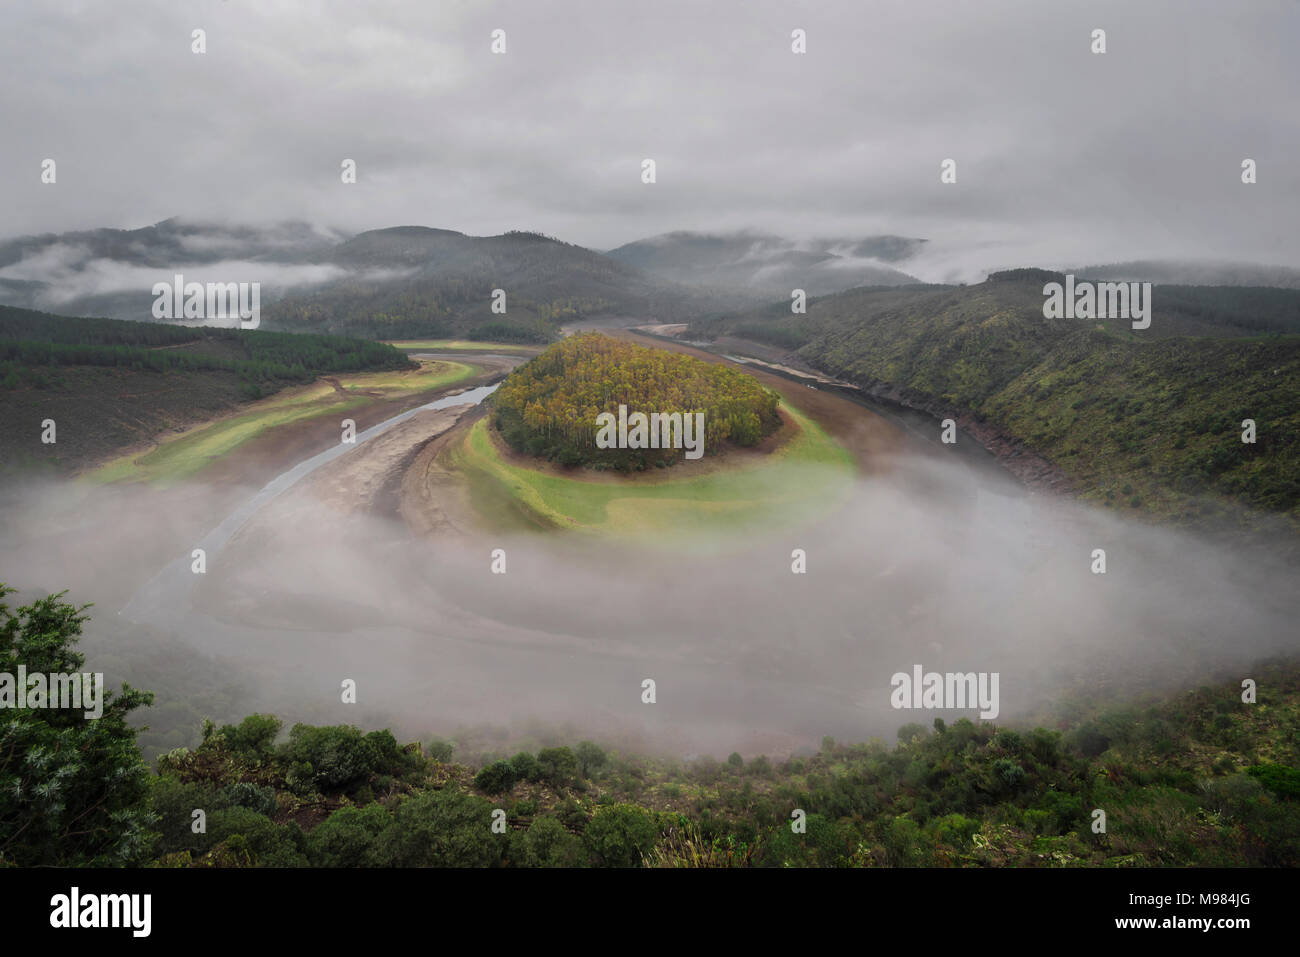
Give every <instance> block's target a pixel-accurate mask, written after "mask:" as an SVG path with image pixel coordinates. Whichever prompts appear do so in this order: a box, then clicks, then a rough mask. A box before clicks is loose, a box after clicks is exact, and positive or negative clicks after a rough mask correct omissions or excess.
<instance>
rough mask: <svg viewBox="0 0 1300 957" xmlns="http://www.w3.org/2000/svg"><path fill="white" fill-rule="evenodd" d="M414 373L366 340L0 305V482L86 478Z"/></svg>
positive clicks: (392, 352) (400, 358)
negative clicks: (250, 409)
mask: <svg viewBox="0 0 1300 957" xmlns="http://www.w3.org/2000/svg"><path fill="white" fill-rule="evenodd" d="M411 367H412V363H411V360H409V359H408V358H407V357H406V356H405V355H404V354H403V353H402V352H400V351H399V350H397V349H394V348H393V347H392V346H387V345H384V344H382V343H378V342H370V341H367V340H364V339H347V338H343V337H340V336H320V335H292V334H290V333H284V332H266V331H263V330H260V329H258V330H244V329H224V328H211V327H202V326H178V325H172V324H168V323H160V322H129V321H125V320H120V319H86V318H73V317H68V316H54V315H49V314H46V313H40V312H33V311H31V310H27V309H15V308H11V307H8V306H0V449H3V454H0V478H10V477H15V476H20V475H22V474H25V473H26V472H27V471H29V470H31V469H45V468H50V467H53V468H55V469H56V470H60V471H62V470H75V469H78V468H82V467H84V466H86V465H89V464H93V463H94V462H96V461H98V460H100V459H102V458H104V457H105V456H107V455H110V454H112V453H114V452H115V451H117V450H120V449H122V448H124V447H126V446H129V445H131V444H133V443H138V442H142V441H149V440H153V439H154V438H155V437H156V436H157V435H158V434H159V433H160V432H162V431H164V430H170V429H180V428H182V427H184V426H185V425H190V424H194V423H197V422H201V421H207V420H210V419H212V418H215V417H217V416H219V415H221V414H222V413H224V412H226V411H229V410H231V409H235V408H237V407H239V406H241V405H243V404H244V403H247V402H249V401H250V400H254V399H259V398H262V397H263V396H267V395H270V394H272V393H274V392H277V391H279V390H280V389H282V388H284V387H286V386H288V385H292V384H295V383H307V382H311V381H313V380H314V379H316V378H317V377H319V376H321V375H329V374H338V373H345V372H363V371H380V370H395V369H407V368H411ZM47 419H52V420H54V421H55V422H56V423H57V424H58V429H59V431H58V433H57V442H55V443H49V444H46V443H45V442H44V441H42V437H41V435H42V428H41V425H40V424H41V423H42V422H44V421H45V420H47ZM74 423H75V425H76V428H70V427H69V426H70V425H72V424H74Z"/></svg>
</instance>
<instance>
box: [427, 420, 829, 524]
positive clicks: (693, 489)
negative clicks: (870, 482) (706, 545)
mask: <svg viewBox="0 0 1300 957" xmlns="http://www.w3.org/2000/svg"><path fill="white" fill-rule="evenodd" d="M786 411H787V412H788V414H789V415H790V417H791V419H792V420H793V421H794V424H795V427H796V429H797V431H796V433H795V434H794V435H792V436H791V437H790V438H789V439H788V440H787V441H786V442H785V443H784V444H783V445H782V446H780V447H779V448H778V449H776V450H775V451H773V452H772V453H771V454H769V455H767V456H764V457H763V458H762V459H755V458H752V457H747V458H745V459H744V460H743V461H738V463H737V464H736V465H735V466H734V467H733V466H729V465H727V464H726V463H725V460H724V462H723V464H722V465H721V467H720V468H718V469H717V470H715V471H712V472H709V473H707V474H703V475H695V476H690V477H685V478H674V477H672V476H670V475H668V476H666V477H665V478H663V479H662V480H651V479H647V478H646V477H645V473H642V474H641V476H639V477H638V478H637V479H635V480H620V479H619V478H617V477H615V476H614V473H601V474H602V476H603V480H602V479H597V478H595V477H594V474H593V473H591V472H584V471H575V472H574V473H573V474H572V475H557V474H554V473H550V472H545V471H542V470H540V469H534V468H528V467H523V466H520V465H515V464H512V463H510V462H508V461H506V460H505V458H504V457H503V456H502V455H501V453H500V452H499V451H498V449H497V447H496V446H495V445H494V444H493V442H492V439H491V437H490V436H489V433H488V424H487V420H486V419H482V420H480V421H478V422H477V423H475V424H474V427H473V428H472V429H471V430H470V432H469V435H468V436H467V437H466V439H465V441H464V442H463V443H462V444H461V445H460V446H458V448H457V449H456V451H455V453H454V454H453V456H452V459H451V464H452V466H453V467H455V468H457V469H459V470H460V471H461V472H462V473H463V474H464V475H465V476H466V478H467V480H468V481H469V483H470V494H471V500H472V501H473V503H474V505H475V508H476V509H477V510H478V511H479V513H480V515H481V516H483V518H484V521H485V523H486V524H488V525H489V526H492V527H494V528H496V529H498V530H510V529H518V528H533V529H538V528H542V529H566V530H570V531H575V532H583V533H595V534H615V535H618V536H620V537H622V538H634V539H635V538H657V537H662V536H664V535H666V534H671V533H674V532H682V531H689V532H691V533H699V534H702V535H703V534H709V533H725V532H734V531H739V530H744V529H750V528H753V527H754V526H755V525H782V526H784V525H786V524H787V523H796V522H800V521H806V520H808V519H811V518H814V517H816V516H818V515H820V514H822V513H824V511H825V510H826V509H827V508H829V507H831V506H833V505H834V504H835V502H837V501H838V500H839V498H840V496H841V495H842V494H843V493H844V491H846V490H847V487H848V484H849V482H850V481H851V479H852V476H853V473H854V463H853V458H852V456H851V455H850V454H849V452H848V451H847V450H845V449H844V448H842V447H841V446H840V445H838V444H837V443H836V442H835V441H834V440H832V439H831V438H830V436H828V435H827V434H826V432H825V431H824V430H822V429H821V428H820V427H819V426H818V425H817V424H816V423H815V422H813V421H812V420H811V419H809V418H808V417H807V416H805V415H803V414H802V413H800V412H799V411H798V410H795V409H792V408H790V407H789V406H786ZM739 458H740V457H739V456H737V459H738V460H739Z"/></svg>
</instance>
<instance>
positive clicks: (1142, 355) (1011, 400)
mask: <svg viewBox="0 0 1300 957" xmlns="http://www.w3.org/2000/svg"><path fill="white" fill-rule="evenodd" d="M1054 278H1055V276H1054V274H1050V273H1045V272H1042V271H1040V270H1016V271H1013V272H1011V273H1008V274H1001V275H997V274H995V276H993V277H990V280H989V281H987V282H984V283H981V284H980V285H977V286H969V287H960V286H959V287H952V286H948V287H934V286H930V287H924V288H907V289H888V290H876V289H859V290H852V291H850V292H847V293H843V294H841V295H838V296H829V297H825V298H822V299H817V300H812V301H810V302H809V305H808V313H807V315H791V314H790V311H789V307H788V306H787V305H783V304H778V305H775V306H772V307H769V308H767V309H764V310H759V311H756V312H751V313H745V314H740V315H734V316H729V317H726V318H722V319H715V320H703V321H697V322H696V323H695V324H694V325H693V326H692V328H691V329H690V330H689V331H688V333H687V335H688V336H704V337H708V338H713V337H716V336H720V335H733V336H741V337H747V338H752V339H755V340H757V341H761V342H764V343H768V344H772V345H777V346H780V347H784V348H788V349H790V350H791V351H792V352H794V353H795V355H797V356H798V357H799V358H800V359H802V360H803V361H805V362H807V363H808V364H810V365H812V366H813V367H815V368H817V369H820V370H822V371H824V372H826V373H828V374H830V375H833V376H836V377H839V378H842V379H845V380H847V381H850V382H853V383H855V384H857V385H859V386H861V387H863V388H865V389H868V390H870V391H872V392H873V393H876V394H878V395H881V396H884V397H888V398H892V399H896V400H898V401H901V402H903V403H905V404H908V405H911V406H914V407H916V408H920V409H924V410H926V411H929V412H931V413H932V414H934V415H935V416H936V417H948V416H952V417H954V418H956V419H958V420H959V421H961V422H963V424H969V425H974V426H977V427H988V428H991V429H993V430H994V431H996V432H997V433H998V434H999V435H1000V436H1002V437H1005V438H1008V439H1010V440H1013V441H1015V442H1019V443H1022V444H1023V446H1025V447H1027V448H1029V449H1031V450H1033V451H1034V452H1037V453H1038V454H1039V455H1041V456H1043V457H1044V458H1046V459H1047V460H1048V461H1049V462H1051V463H1053V464H1054V465H1055V466H1057V467H1058V468H1060V469H1061V470H1062V471H1063V472H1064V473H1065V474H1066V475H1067V476H1068V477H1069V478H1070V479H1071V480H1072V482H1073V484H1074V486H1075V487H1076V488H1077V489H1078V491H1079V492H1080V493H1081V494H1082V495H1083V496H1084V497H1085V498H1088V499H1093V500H1097V501H1101V502H1105V503H1108V504H1111V505H1114V506H1115V507H1118V508H1124V509H1140V510H1143V511H1146V512H1150V513H1153V514H1158V515H1160V516H1162V517H1164V518H1167V519H1172V520H1176V521H1193V522H1196V521H1202V520H1206V519H1208V518H1210V517H1211V516H1216V515H1219V514H1220V513H1224V512H1231V513H1232V518H1233V520H1234V521H1236V522H1245V523H1247V524H1249V523H1251V522H1253V521H1254V519H1252V518H1251V517H1249V516H1247V515H1245V514H1244V513H1243V511H1242V510H1241V509H1240V507H1239V506H1246V507H1248V508H1250V509H1257V510H1263V511H1267V512H1273V513H1280V514H1282V515H1283V516H1285V517H1286V520H1287V521H1288V522H1290V523H1292V524H1293V525H1297V526H1298V527H1300V438H1297V436H1300V291H1295V290H1282V289H1256V288H1250V287H1193V286H1177V287H1165V286H1157V287H1155V288H1154V291H1153V296H1152V300H1153V315H1152V321H1151V327H1150V328H1149V329H1147V330H1141V331H1138V330H1133V329H1132V328H1130V324H1129V322H1128V321H1127V320H1106V321H1102V320H1079V319H1045V318H1044V317H1043V300H1044V296H1043V293H1042V287H1043V283H1044V281H1045V280H1046V281H1051V280H1052V279H1054ZM1244 419H1253V420H1254V421H1255V423H1256V432H1257V440H1256V442H1255V443H1254V444H1247V443H1243V442H1242V441H1241V434H1242V431H1243V427H1242V424H1241V423H1242V421H1243V420H1244Z"/></svg>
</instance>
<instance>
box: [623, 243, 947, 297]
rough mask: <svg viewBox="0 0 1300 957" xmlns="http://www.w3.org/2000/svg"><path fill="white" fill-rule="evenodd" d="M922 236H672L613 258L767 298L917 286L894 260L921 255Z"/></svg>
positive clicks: (673, 276)
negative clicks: (797, 291)
mask: <svg viewBox="0 0 1300 957" xmlns="http://www.w3.org/2000/svg"><path fill="white" fill-rule="evenodd" d="M925 242H926V241H925V240H924V239H910V238H907V237H903V236H871V237H867V238H860V239H815V240H809V241H806V242H797V241H794V240H790V239H785V238H782V237H780V236H774V235H771V234H768V233H759V232H749V231H742V232H735V233H697V232H686V231H682V232H672V233H664V234H663V235H660V236H652V237H649V238H647V239H639V240H636V241H635V242H631V243H626V244H624V245H622V246H619V247H618V248H617V249H611V250H610V251H609V252H608V253H606V255H607V256H609V257H610V258H611V259H615V260H618V261H619V262H623V263H627V264H628V265H631V266H636V267H637V268H639V269H644V270H645V271H646V272H648V273H652V274H654V275H656V276H660V277H662V278H664V279H670V280H672V281H674V282H680V283H685V284H687V285H693V286H707V287H711V288H719V289H739V290H746V291H749V292H750V293H755V294H759V295H763V296H765V297H788V296H789V295H790V291H791V290H792V289H803V290H804V291H805V292H807V294H808V295H810V296H821V295H828V294H830V293H835V292H842V291H844V290H845V289H851V288H853V287H855V286H902V285H911V284H913V283H916V282H918V281H919V280H917V279H916V277H914V276H910V275H908V274H907V273H905V272H902V271H901V270H899V269H895V268H893V266H892V265H890V264H892V263H899V262H904V261H906V260H907V259H909V258H911V257H912V256H915V255H916V254H917V253H918V252H919V251H920V250H921V248H922V247H923V246H924V244H925Z"/></svg>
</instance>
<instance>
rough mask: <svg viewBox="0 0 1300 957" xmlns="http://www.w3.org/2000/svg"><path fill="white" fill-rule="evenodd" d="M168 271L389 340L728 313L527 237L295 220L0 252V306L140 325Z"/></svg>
mask: <svg viewBox="0 0 1300 957" xmlns="http://www.w3.org/2000/svg"><path fill="white" fill-rule="evenodd" d="M175 273H181V274H183V275H184V276H185V278H186V280H187V281H193V282H260V283H261V284H262V289H261V293H262V295H261V302H262V306H263V314H262V315H263V324H264V325H265V326H266V327H268V328H273V329H274V328H281V329H292V330H295V331H304V332H307V331H311V332H326V331H330V332H336V333H343V334H348V335H357V336H377V337H386V338H390V337H400V336H402V335H408V334H409V335H441V334H444V333H445V334H448V335H464V334H469V333H470V332H472V331H474V330H475V329H476V328H477V329H478V331H479V332H480V334H481V335H482V336H484V337H486V335H487V333H488V332H491V333H493V334H495V335H497V336H499V337H500V338H505V339H522V340H530V341H546V340H548V339H550V338H553V337H554V333H555V330H556V328H557V327H558V323H560V322H561V321H565V320H568V319H576V318H583V317H587V316H591V315H599V314H602V313H604V312H613V313H619V314H625V315H632V316H642V315H644V316H646V317H660V316H667V317H668V318H676V317H683V318H684V317H686V316H689V315H695V314H698V313H699V312H701V311H708V310H710V309H721V308H723V307H724V306H734V303H726V302H724V301H722V300H721V299H710V297H709V296H708V294H706V293H701V292H698V291H692V290H689V289H686V288H684V287H678V286H677V285H675V284H674V283H671V282H669V281H666V280H663V279H659V278H656V277H654V276H650V275H648V274H646V273H644V272H642V271H641V270H638V269H636V268H635V267H633V266H629V265H626V264H624V263H620V262H617V261H616V260H613V259H610V258H608V257H606V256H603V255H601V254H600V253H597V252H593V251H592V250H589V249H586V248H584V247H581V246H576V245H574V244H572V243H565V242H562V241H560V240H558V239H553V238H551V237H548V236H544V235H542V234H540V233H534V232H524V231H512V232H507V233H504V234H502V235H499V236H469V235H466V234H465V233H461V232H457V231H455V230H450V229H437V228H432V227H426V226H395V227H390V228H386V229H376V230H369V231H366V232H362V233H359V234H356V235H347V234H343V233H340V232H337V231H331V230H320V229H316V228H314V227H312V226H310V225H308V224H305V223H296V222H293V223H282V224H277V225H275V226H270V227H265V228H263V227H238V226H235V227H232V226H225V225H219V224H209V223H193V222H185V221H182V220H178V219H169V220H165V221H164V222H161V223H157V224H155V225H153V226H148V227H145V228H143V229H134V230H117V229H100V230H89V231H83V232H75V233H63V234H46V235H41V236H28V237H21V238H19V239H13V240H9V241H6V242H3V243H0V304H5V305H12V306H16V307H19V308H28V309H39V310H42V311H46V312H52V313H57V314H60V315H77V316H82V315H100V316H107V317H110V318H119V319H140V320H148V319H151V318H153V317H152V314H151V309H152V304H153V295H152V292H151V290H152V286H153V283H155V282H159V281H168V282H170V281H171V277H172V276H173V274H175ZM494 289H501V290H503V291H504V292H505V297H506V298H505V309H506V311H505V313H504V314H502V313H497V312H493V311H492V309H491V305H492V294H493V290H494Z"/></svg>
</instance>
